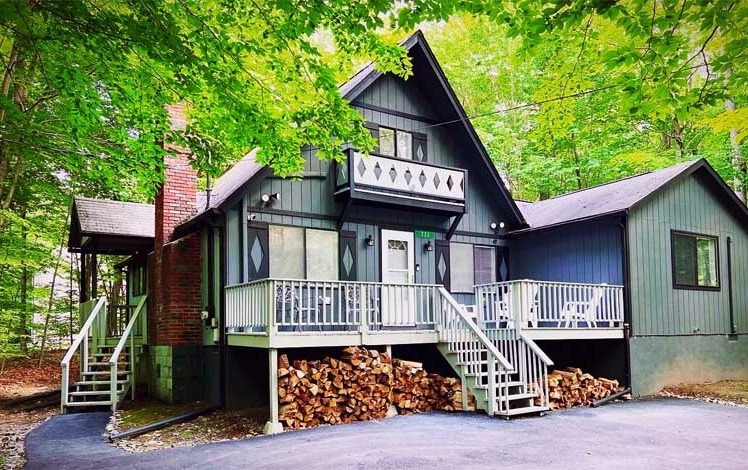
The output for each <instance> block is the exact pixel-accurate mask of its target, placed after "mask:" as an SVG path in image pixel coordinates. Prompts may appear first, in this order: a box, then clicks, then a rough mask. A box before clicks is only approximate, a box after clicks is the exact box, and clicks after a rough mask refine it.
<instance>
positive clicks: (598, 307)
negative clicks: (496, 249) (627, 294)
mask: <svg viewBox="0 0 748 470" xmlns="http://www.w3.org/2000/svg"><path fill="white" fill-rule="evenodd" d="M475 302H476V310H477V312H476V314H477V316H478V321H479V323H480V324H481V325H482V326H483V327H484V328H486V329H514V328H517V329H535V328H617V329H619V328H622V327H623V286H614V285H607V284H577V283H566V282H546V281H531V280H519V281H509V282H497V283H493V284H485V285H480V286H476V287H475Z"/></svg>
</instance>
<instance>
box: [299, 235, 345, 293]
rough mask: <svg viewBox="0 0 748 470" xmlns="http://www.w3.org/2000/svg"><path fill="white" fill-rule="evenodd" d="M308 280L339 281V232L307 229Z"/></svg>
mask: <svg viewBox="0 0 748 470" xmlns="http://www.w3.org/2000/svg"><path fill="white" fill-rule="evenodd" d="M306 273H307V276H306V277H307V279H315V280H337V279H338V232H333V231H331V230H314V229H306Z"/></svg>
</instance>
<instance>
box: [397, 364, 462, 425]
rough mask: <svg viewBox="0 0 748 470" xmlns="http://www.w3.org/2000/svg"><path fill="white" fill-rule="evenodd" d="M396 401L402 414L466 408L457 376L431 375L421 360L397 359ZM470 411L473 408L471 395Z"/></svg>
mask: <svg viewBox="0 0 748 470" xmlns="http://www.w3.org/2000/svg"><path fill="white" fill-rule="evenodd" d="M394 379H395V383H394V388H393V392H394V395H393V398H394V404H395V407H396V408H397V411H398V413H399V414H409V413H417V412H425V411H463V407H462V384H461V383H460V381H459V379H456V378H454V377H442V376H441V375H439V374H429V373H427V372H426V371H425V370H424V369H423V365H422V364H421V363H418V362H411V361H402V360H398V359H395V370H394ZM468 398H469V403H470V404H469V405H468V409H469V410H471V411H472V410H474V409H475V407H474V405H472V403H473V397H472V394H471V395H470V396H469V397H468Z"/></svg>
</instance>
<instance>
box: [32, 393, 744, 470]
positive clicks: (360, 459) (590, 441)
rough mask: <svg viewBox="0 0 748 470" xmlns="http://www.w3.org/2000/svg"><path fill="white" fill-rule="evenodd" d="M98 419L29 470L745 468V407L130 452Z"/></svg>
mask: <svg viewBox="0 0 748 470" xmlns="http://www.w3.org/2000/svg"><path fill="white" fill-rule="evenodd" d="M106 421H107V414H106V413H89V414H74V415H65V416H57V417H55V418H53V419H51V420H50V421H47V422H46V423H44V424H42V425H41V426H40V427H39V428H37V429H36V430H34V431H33V432H32V433H31V434H29V436H28V437H27V440H26V449H27V456H28V460H29V463H28V465H27V467H26V468H29V469H48V468H55V469H86V468H107V467H108V468H138V469H140V468H142V469H146V468H158V469H171V468H174V469H176V468H178V469H187V468H220V469H221V470H227V469H238V468H250V469H266V468H267V469H271V468H272V469H286V468H288V469H292V468H293V469H305V470H306V469H324V470H330V469H349V468H355V469H365V468H371V469H380V470H386V469H419V468H424V469H439V468H443V469H454V468H466V469H467V468H469V469H478V468H498V467H501V468H509V469H511V468H523V469H529V468H554V469H580V468H605V469H610V468H631V469H670V468H674V469H675V468H677V469H689V468H693V469H711V468H714V469H717V468H724V469H741V468H745V469H748V408H738V407H730V406H725V405H716V404H709V403H702V402H697V401H691V400H676V399H658V400H644V401H633V402H628V403H621V404H614V405H609V406H606V407H603V408H597V409H591V408H583V409H581V408H580V409H575V410H571V411H565V412H556V413H551V414H549V415H547V416H545V417H543V418H528V419H520V420H514V421H503V420H499V419H495V418H488V417H486V416H481V415H475V414H442V413H434V414H422V415H411V416H398V417H395V418H392V419H389V420H386V421H381V422H362V423H354V424H349V425H343V426H334V427H322V428H317V429H311V430H303V431H297V432H289V433H284V434H281V435H278V436H272V437H259V438H253V439H247V440H243V441H231V442H219V443H215V444H206V445H200V446H195V447H188V448H178V449H169V450H162V451H154V452H150V453H145V454H128V453H126V452H124V451H122V450H119V449H117V448H114V447H111V446H109V445H108V444H107V443H106V442H105V441H104V438H103V437H101V433H102V431H103V428H104V425H105V423H106Z"/></svg>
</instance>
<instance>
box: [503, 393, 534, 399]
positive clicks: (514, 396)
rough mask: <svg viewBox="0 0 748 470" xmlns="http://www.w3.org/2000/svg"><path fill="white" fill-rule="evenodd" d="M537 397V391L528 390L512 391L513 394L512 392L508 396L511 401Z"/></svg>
mask: <svg viewBox="0 0 748 470" xmlns="http://www.w3.org/2000/svg"><path fill="white" fill-rule="evenodd" d="M537 397H538V394H537V393H531V392H528V393H512V394H510V395H508V396H507V399H508V400H509V401H512V400H526V399H528V398H537Z"/></svg>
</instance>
